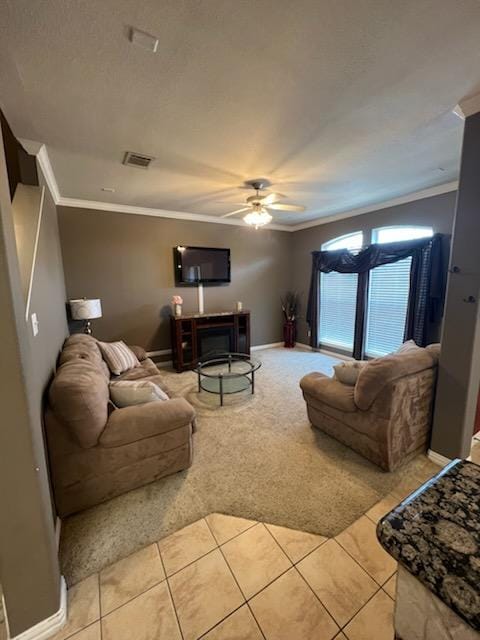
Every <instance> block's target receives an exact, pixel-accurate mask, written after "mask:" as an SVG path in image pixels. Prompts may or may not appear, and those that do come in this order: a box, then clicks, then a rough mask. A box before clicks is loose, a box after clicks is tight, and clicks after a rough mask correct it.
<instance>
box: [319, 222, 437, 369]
mask: <svg viewBox="0 0 480 640" xmlns="http://www.w3.org/2000/svg"><path fill="white" fill-rule="evenodd" d="M394 229H413V230H418V231H422V230H423V231H426V232H427V233H424V234H423V233H421V234H419V235H414V236H413V237H411V238H402V240H395V239H392V240H387V241H383V242H380V241H379V235H380V232H381V231H385V230H394ZM368 234H370V242H371V244H387V243H389V242H403V241H405V242H407V241H408V240H413V239H416V238H428V237H432V236H433V235H434V234H435V231H434V229H433V227H432V226H430V225H418V224H417V225H415V224H397V225H385V226H382V227H373V228H371V229H370V230H369V231H368V230H367V231H363V230H358V231H352V232H349V233H345V234H343V235H341V236H337V237H336V238H331V239H330V240H327V241H326V242H323V243H322V245H321V250H322V251H336V250H340V249H348V250H349V251H352V252H353V251H359V250H361V249H362V248H363V246H364V244H363V243H364V241H365V236H367V235H368ZM356 236H357V237H358V236H360V237H361V244H360V246H359V247H349V246H348V243H345V244H344V246H339V247H335V248H332V245H336V244H342V241H344V242H345V241H346V240H347V239H348V238H354V237H356ZM379 268H380V267H379ZM322 275H323V274H319V278H320V283H319V289H320V297H319V302H320V305H321V297H322V279H321V276H322ZM370 278H371V271H369V272H368V282H367V284H366V287H367V293H366V295H367V300H366V301H365V304H364V313H363V317H362V318H361V319H359V318H357V314H358V310H359V296H360V294H361V292H360V281H358V283H357V294H356V300H355V307H356V314H355V319H354V335H353V349H352V352H349V351H348V350H344V349H342V348H340V347H337V346H336V345H335V344H333V343H329V342H325V341H323V342H322V341H321V340H320V322H321V320H320V317H321V309H320V313H319V316H318V323H319V326H318V337H319V344H318V346H319V348H320V349H324V350H328V351H333V352H334V353H338V354H340V355H348V356H350V357H352V355H353V353H354V352H355V333H356V331H357V326H359V327H360V326H361V329H359V330H360V331H362V329H363V331H362V333H363V337H362V339H361V347H362V355H361V357H362V358H365V359H370V358H373V357H378V356H367V355H366V348H367V344H366V342H367V327H368V322H369V299H368V295H369V293H368V291H369V285H370ZM359 323H361V325H360V324H359Z"/></svg>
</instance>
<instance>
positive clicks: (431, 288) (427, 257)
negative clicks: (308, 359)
mask: <svg viewBox="0 0 480 640" xmlns="http://www.w3.org/2000/svg"><path fill="white" fill-rule="evenodd" d="M443 237H444V236H443V235H442V234H440V233H437V234H435V235H434V236H432V237H429V238H418V239H416V240H403V241H398V242H389V243H385V244H371V245H369V246H368V247H365V248H364V249H361V250H360V251H358V252H352V251H349V250H348V249H338V250H335V251H313V252H312V277H311V281H310V294H309V298H308V306H307V322H308V324H309V326H310V332H311V344H312V346H313V347H314V348H317V347H318V320H319V313H320V277H319V274H320V273H321V272H323V273H330V272H331V271H337V272H338V273H358V274H360V275H359V289H361V290H359V292H358V299H357V318H356V322H355V325H356V331H355V348H354V356H355V357H356V358H359V357H361V352H362V348H363V344H362V342H363V324H364V319H365V313H366V308H365V305H366V290H367V286H368V272H369V271H370V270H371V269H375V267H379V266H381V265H384V264H390V263H392V262H398V261H399V260H404V259H405V258H408V257H411V258H412V265H411V270H410V295H409V301H408V310H407V318H406V325H405V339H406V340H409V339H414V340H415V342H417V344H419V345H422V346H423V345H424V343H425V341H426V339H427V325H428V322H429V321H438V320H439V319H440V317H441V314H442V312H443V298H444V291H445V268H444V266H443V251H442V238H443ZM362 274H363V275H362Z"/></svg>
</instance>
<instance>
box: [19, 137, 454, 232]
mask: <svg viewBox="0 0 480 640" xmlns="http://www.w3.org/2000/svg"><path fill="white" fill-rule="evenodd" d="M20 142H21V143H22V144H23V145H24V147H25V149H26V150H27V151H28V152H29V153H32V155H36V156H37V161H38V163H39V165H40V167H41V169H42V171H43V174H44V176H45V180H46V182H47V185H48V188H49V189H50V193H51V194H52V197H53V200H54V202H55V204H56V205H59V206H63V207H73V208H77V209H91V210H97V211H109V212H111V213H127V214H130V215H139V216H151V217H155V218H170V219H174V220H189V221H190V222H208V223H211V224H225V225H230V226H235V227H247V228H249V229H251V228H252V227H251V226H250V225H248V224H246V223H245V222H244V221H243V220H232V219H231V218H219V217H217V216H206V215H201V214H196V213H187V212H185V211H169V210H166V209H154V208H151V207H137V206H134V205H128V204H117V203H115V202H102V201H100V200H84V199H82V198H67V197H64V196H62V195H60V190H59V188H58V184H57V181H56V179H55V174H54V173H53V168H52V165H51V163H50V158H49V157H48V151H47V147H46V146H45V145H44V144H39V143H37V142H34V141H32V140H26V139H20ZM457 189H458V181H457V180H455V181H453V182H447V183H445V184H441V185H437V186H435V187H429V188H428V189H423V190H421V191H414V192H413V193H409V194H407V195H404V196H400V197H398V198H393V199H392V200H383V201H381V202H376V203H375V204H372V205H369V206H367V207H361V208H359V209H347V210H345V211H342V212H340V213H335V214H333V215H331V216H325V217H322V218H316V219H315V220H310V221H308V222H303V223H300V224H294V225H285V224H269V225H268V227H267V228H268V229H272V230H273V231H286V232H288V233H295V231H302V230H303V229H311V228H312V227H318V226H321V225H323V224H328V223H329V222H335V221H336V220H344V219H345V218H352V217H354V216H361V215H362V214H364V213H371V212H372V211H379V210H380V209H386V208H387V207H395V206H397V205H399V204H406V203H408V202H415V200H422V199H423V198H430V197H432V196H438V195H441V194H443V193H449V192H450V191H456V190H457Z"/></svg>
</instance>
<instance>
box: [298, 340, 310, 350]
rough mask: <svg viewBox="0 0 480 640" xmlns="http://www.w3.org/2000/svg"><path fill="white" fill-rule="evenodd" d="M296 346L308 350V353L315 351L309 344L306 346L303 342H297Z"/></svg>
mask: <svg viewBox="0 0 480 640" xmlns="http://www.w3.org/2000/svg"><path fill="white" fill-rule="evenodd" d="M295 346H296V347H298V348H299V349H306V350H307V351H313V349H312V347H311V346H310V345H309V344H304V343H303V342H296V343H295Z"/></svg>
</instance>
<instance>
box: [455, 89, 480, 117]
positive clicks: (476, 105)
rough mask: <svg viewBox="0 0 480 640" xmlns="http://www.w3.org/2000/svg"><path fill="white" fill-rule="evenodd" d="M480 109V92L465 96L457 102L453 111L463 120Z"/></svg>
mask: <svg viewBox="0 0 480 640" xmlns="http://www.w3.org/2000/svg"><path fill="white" fill-rule="evenodd" d="M479 111H480V93H477V94H476V95H474V96H471V97H470V98H464V99H463V100H460V102H459V103H458V104H457V106H456V107H455V109H454V110H453V113H454V114H455V115H457V116H458V117H459V118H461V119H462V120H465V118H468V117H469V116H473V115H475V114H476V113H478V112H479Z"/></svg>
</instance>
